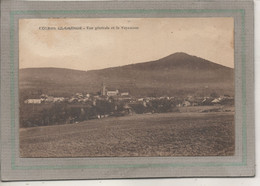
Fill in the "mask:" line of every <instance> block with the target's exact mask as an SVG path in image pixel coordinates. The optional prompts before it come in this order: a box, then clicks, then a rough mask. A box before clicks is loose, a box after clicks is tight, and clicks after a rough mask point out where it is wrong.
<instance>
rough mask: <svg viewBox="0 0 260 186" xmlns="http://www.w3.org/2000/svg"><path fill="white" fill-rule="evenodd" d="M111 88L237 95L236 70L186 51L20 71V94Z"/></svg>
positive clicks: (158, 93) (147, 93)
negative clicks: (87, 67) (122, 62)
mask: <svg viewBox="0 0 260 186" xmlns="http://www.w3.org/2000/svg"><path fill="white" fill-rule="evenodd" d="M102 83H104V84H105V85H106V87H107V88H108V89H111V90H113V89H119V90H120V91H129V92H130V94H131V95H133V96H137V97H142V96H181V97H183V96H187V95H193V96H207V95H210V94H211V93H213V92H215V93H217V94H219V95H223V94H228V95H230V96H233V95H234V69H232V68H229V67H225V66H222V65H219V64H216V63H213V62H210V61H207V60H205V59H202V58H199V57H196V56H191V55H188V54H186V53H174V54H172V55H169V56H167V57H164V58H162V59H159V60H155V61H150V62H144V63H137V64H131V65H126V66H119V67H112V68H106V69H101V70H91V71H80V70H70V69H62V68H27V69H21V70H20V73H19V86H20V87H19V88H20V92H21V94H35V92H41V93H46V94H49V95H55V96H69V95H71V94H73V93H76V92H92V93H96V92H98V91H100V90H101V86H102Z"/></svg>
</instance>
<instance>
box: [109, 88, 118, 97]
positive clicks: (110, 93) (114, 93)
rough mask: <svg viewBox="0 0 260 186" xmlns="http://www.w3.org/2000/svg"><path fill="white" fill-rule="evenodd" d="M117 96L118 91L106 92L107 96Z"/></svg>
mask: <svg viewBox="0 0 260 186" xmlns="http://www.w3.org/2000/svg"><path fill="white" fill-rule="evenodd" d="M118 94H119V91H118V90H108V91H107V96H109V97H110V96H117V95H118Z"/></svg>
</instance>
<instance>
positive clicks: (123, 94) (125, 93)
mask: <svg viewBox="0 0 260 186" xmlns="http://www.w3.org/2000/svg"><path fill="white" fill-rule="evenodd" d="M121 96H129V92H122V93H121Z"/></svg>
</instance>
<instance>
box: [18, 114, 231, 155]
mask: <svg viewBox="0 0 260 186" xmlns="http://www.w3.org/2000/svg"><path fill="white" fill-rule="evenodd" d="M234 148H235V139H234V112H211V113H192V112H186V113H164V114H142V115H132V116H125V117H110V118H104V119H100V120H89V121H85V122H81V123H77V124H66V125H58V126H45V127H33V128H21V129H20V156H21V157H95V156H99V157H102V156H109V157H113V156H226V155H233V154H234Z"/></svg>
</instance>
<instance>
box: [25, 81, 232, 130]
mask: <svg viewBox="0 0 260 186" xmlns="http://www.w3.org/2000/svg"><path fill="white" fill-rule="evenodd" d="M22 106H24V107H26V110H27V112H26V113H27V114H23V113H20V114H21V125H23V126H25V127H30V126H38V125H55V124H68V123H70V124H72V123H78V122H81V121H86V120H90V119H101V118H106V117H118V116H126V115H133V114H154V113H167V112H183V111H184V109H186V112H187V109H189V110H192V109H193V110H196V109H195V108H203V109H197V110H196V111H197V112H220V111H224V112H227V111H230V110H227V109H223V108H224V107H225V106H234V98H233V97H231V96H229V95H222V96H217V94H216V93H212V94H211V95H210V96H207V97H195V96H186V97H184V98H177V97H169V96H161V97H135V96H132V95H131V94H130V92H127V91H120V90H118V89H116V90H109V89H107V87H106V86H104V85H102V88H101V90H100V92H98V93H96V94H93V93H75V94H73V95H72V96H70V97H55V96H50V95H47V94H41V95H40V96H39V98H34V99H26V100H24V102H23V105H22ZM205 106H208V107H205ZM209 106H211V107H209ZM214 106H215V107H214ZM28 111H29V112H28ZM28 113H30V114H28Z"/></svg>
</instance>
